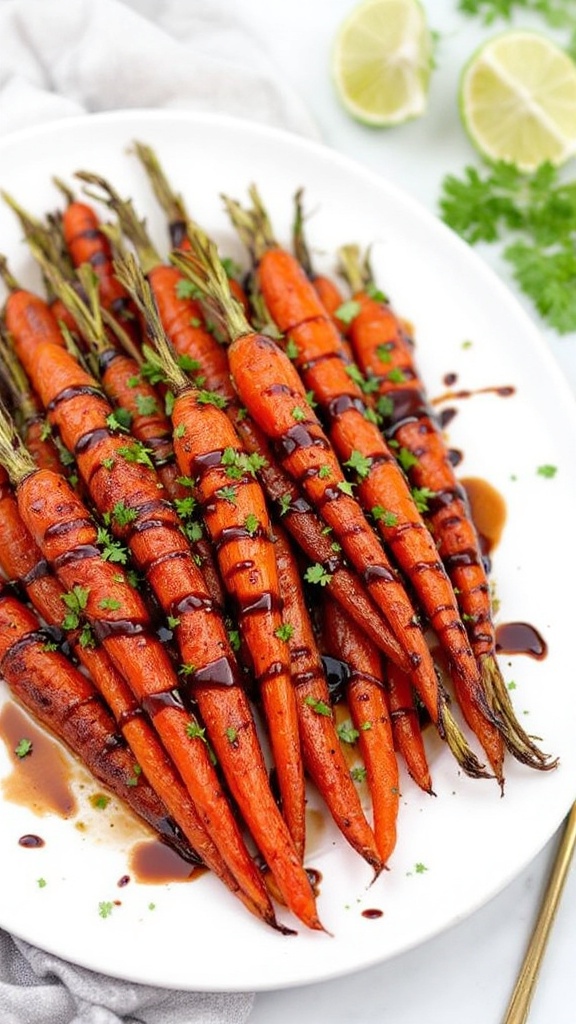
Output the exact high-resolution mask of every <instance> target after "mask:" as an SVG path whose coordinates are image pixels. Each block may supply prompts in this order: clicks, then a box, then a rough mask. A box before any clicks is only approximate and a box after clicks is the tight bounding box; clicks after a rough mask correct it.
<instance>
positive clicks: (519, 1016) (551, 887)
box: [502, 803, 576, 1024]
mask: <svg viewBox="0 0 576 1024" xmlns="http://www.w3.org/2000/svg"><path fill="white" fill-rule="evenodd" d="M575 845H576V803H574V804H573V805H572V810H571V811H570V813H569V815H568V818H567V821H566V826H565V829H564V833H563V835H562V839H561V841H560V845H559V847H558V852H557V854H556V857H555V860H554V864H553V867H552V873H551V875H550V878H549V881H548V886H547V889H546V893H545V895H544V899H543V901H542V905H541V907H540V910H539V912H538V918H537V920H536V924H535V926H534V931H533V932H532V938H531V939H530V943H529V945H528V948H527V950H526V954H525V956H524V961H523V963H522V967H521V969H520V973H519V975H518V979H517V981H516V985H515V987H514V991H513V992H512V996H511V998H510V1002H509V1004H508V1009H507V1011H506V1014H505V1016H504V1020H503V1022H502V1024H526V1021H527V1019H528V1013H529V1010H530V1004H531V1002H532V996H533V994H534V989H535V988H536V981H537V980H538V974H539V971H540V966H541V964H542V960H543V959H544V953H545V950H546V944H547V942H548V937H549V935H550V931H551V929H552V924H553V922H554V917H555V915H556V910H557V909H558V904H559V902H560V897H561V895H562V890H563V888H564V883H565V881H566V878H567V876H568V870H569V868H570V862H571V860H572V854H573V853H574V847H575Z"/></svg>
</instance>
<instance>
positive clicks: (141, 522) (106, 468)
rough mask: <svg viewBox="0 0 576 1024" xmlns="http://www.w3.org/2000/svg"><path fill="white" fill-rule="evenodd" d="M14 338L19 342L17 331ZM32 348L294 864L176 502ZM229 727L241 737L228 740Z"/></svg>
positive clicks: (222, 757)
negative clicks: (161, 494)
mask: <svg viewBox="0 0 576 1024" xmlns="http://www.w3.org/2000/svg"><path fill="white" fill-rule="evenodd" d="M29 340H30V339H29V338H28V336H27V335H26V342H27V343H29ZM14 342H15V345H16V347H17V348H18V336H17V334H15V335H14ZM28 347H29V349H30V352H32V348H31V346H30V345H28ZM33 355H34V358H33V359H30V360H29V362H30V373H31V376H32V379H33V382H34V383H35V385H36V388H37V391H38V393H39V396H40V398H41V400H42V402H43V404H44V407H45V408H47V411H48V417H49V419H50V421H51V422H52V423H53V425H54V427H55V428H56V429H58V430H59V432H60V435H61V437H62V440H63V442H64V444H65V446H66V447H67V448H68V449H69V450H71V451H72V452H73V453H74V455H75V457H76V460H77V465H78V469H79V472H80V474H81V476H82V478H83V479H84V481H85V482H86V485H87V487H88V488H89V491H90V495H91V498H92V500H93V502H94V504H95V506H96V508H97V509H98V510H99V512H100V513H101V514H102V515H104V516H105V517H106V518H107V520H108V522H109V525H110V528H111V530H112V532H113V533H114V534H115V536H116V537H117V539H119V540H121V541H123V540H124V539H125V540H126V542H127V543H128V546H129V547H130V551H131V554H132V557H133V558H134V561H135V564H136V566H137V567H138V568H139V569H140V570H141V571H142V572H143V573H144V574H145V577H146V579H147V581H148V583H149V584H150V586H151V588H152V590H153V592H154V593H155V595H156V597H157V599H158V602H159V604H160V606H161V607H162V609H163V611H164V613H165V615H166V616H167V617H168V621H171V620H178V626H177V629H176V639H177V643H178V646H179V649H180V653H181V657H182V660H183V663H184V664H185V665H190V666H194V667H195V672H193V673H191V674H190V676H189V677H187V679H188V683H189V687H190V689H191V691H192V692H193V693H194V698H195V700H196V701H197V704H198V707H199V709H200V713H201V715H202V718H203V720H204V721H205V722H206V723H207V728H208V730H209V735H210V742H211V745H212V747H213V748H214V750H215V751H216V754H217V756H218V759H219V762H220V764H221V766H222V770H223V772H224V774H225V776H226V781H227V783H228V785H229V787H230V789H231V791H232V793H233V795H234V798H235V800H236V802H237V803H238V805H239V807H240V810H241V813H242V816H243V818H244V820H245V822H246V823H247V826H248V828H249V830H250V832H252V833H254V832H256V833H257V834H258V836H259V841H260V843H261V848H262V854H263V856H264V857H265V858H266V860H267V862H268V863H269V866H270V868H271V870H272V871H273V872H274V874H275V875H278V874H281V872H282V871H284V872H287V873H288V874H289V873H290V871H293V872H296V870H297V869H296V867H295V865H294V864H292V861H291V857H292V856H293V858H294V860H295V861H297V854H296V851H295V849H294V848H293V846H291V844H290V845H288V844H287V842H286V840H287V839H288V835H289V834H288V833H287V832H286V835H284V834H283V829H284V828H285V826H284V823H283V822H282V819H281V816H280V814H279V812H278V810H277V808H276V805H275V803H274V800H273V797H272V793H271V790H270V786H269V781H268V777H267V772H266V768H265V764H264V761H263V757H262V753H261V750H260V746H259V742H258V737H257V734H256V727H255V722H254V719H253V715H252V712H251V709H250V705H249V702H248V699H247V696H246V694H245V692H244V690H243V688H242V686H241V684H240V682H239V677H238V669H237V665H236V659H235V657H234V653H233V651H232V649H231V647H230V641H229V638H228V635H227V631H226V627H225V624H224V621H223V619H222V618H221V617H220V615H219V613H218V610H217V609H216V607H215V605H214V602H213V601H212V599H211V597H210V595H209V593H208V590H207V588H206V584H205V581H204V579H203V577H202V575H201V572H200V569H199V568H198V566H197V565H196V563H195V561H194V558H193V556H192V552H191V550H190V547H189V545H188V541H187V540H186V537H185V536H184V534H183V533H182V530H181V523H180V520H179V518H178V515H177V513H176V511H175V509H174V508H173V507H172V506H171V504H170V503H168V502H166V501H165V500H164V499H162V498H161V497H159V494H158V483H159V481H158V478H157V477H156V474H155V473H154V470H153V469H152V468H151V467H149V466H145V465H142V464H139V463H135V462H127V461H126V460H125V459H123V457H122V455H121V453H120V452H119V448H122V447H123V446H124V445H125V436H122V435H119V434H118V433H117V432H116V431H115V430H113V429H112V428H111V426H110V422H109V417H110V415H111V414H112V411H113V410H112V407H111V406H110V404H109V403H108V401H107V400H106V399H105V396H104V395H103V394H102V393H101V391H100V389H99V388H98V386H97V382H96V381H95V380H94V378H92V377H91V376H90V375H89V374H88V373H86V371H85V370H83V369H82V368H81V367H80V366H79V365H78V364H77V363H76V362H75V360H74V359H73V358H72V356H71V355H70V353H68V352H67V351H65V350H64V349H62V348H58V347H57V346H55V345H51V344H41V345H39V346H38V348H36V350H35V351H34V353H33ZM223 684H224V685H223ZM228 684H230V685H228ZM232 733H236V734H238V735H240V736H241V737H242V740H243V742H242V743H239V744H237V745H236V744H233V743H231V742H230V741H229V739H228V736H229V735H230V734H232ZM280 840H282V841H280ZM299 870H300V869H298V871H299ZM296 881H297V883H298V884H297V886H296V888H298V887H300V889H303V888H304V884H306V886H307V891H306V890H305V891H306V900H307V903H306V906H304V908H303V909H302V912H303V913H305V914H306V923H310V924H311V926H312V927H318V921H317V916H316V912H315V908H314V905H313V897H312V892H311V888H310V886H309V883H308V880H307V878H306V876H305V875H304V878H303V879H302V877H301V876H300V875H298V877H297V879H296ZM286 901H287V903H288V905H289V906H291V907H292V909H294V910H295V912H296V913H297V912H298V910H300V909H301V907H302V904H301V903H300V902H298V901H297V900H296V899H295V898H294V897H293V896H291V895H290V894H288V896H287V897H286ZM304 902H306V901H303V903H304Z"/></svg>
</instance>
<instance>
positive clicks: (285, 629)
mask: <svg viewBox="0 0 576 1024" xmlns="http://www.w3.org/2000/svg"><path fill="white" fill-rule="evenodd" d="M293 633H294V626H291V625H290V623H289V622H283V623H282V625H281V626H278V629H275V630H274V636H277V637H278V639H279V640H285V641H288V640H290V638H291V637H292V635H293Z"/></svg>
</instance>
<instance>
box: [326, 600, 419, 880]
mask: <svg viewBox="0 0 576 1024" xmlns="http://www.w3.org/2000/svg"><path fill="white" fill-rule="evenodd" d="M323 611H324V615H323V636H324V642H325V645H326V648H327V650H328V652H329V653H330V654H331V655H332V656H333V657H336V658H339V659H340V660H341V661H343V662H344V663H345V664H346V665H347V666H348V668H349V671H350V677H349V681H348V684H347V687H346V703H347V705H348V709H349V711H350V715H351V718H352V724H353V727H354V732H353V733H352V736H351V737H350V738H352V739H355V740H357V741H358V743H359V746H360V752H361V754H362V759H363V761H364V765H365V767H366V772H367V781H368V789H369V791H370V796H371V799H372V811H373V815H374V834H375V836H376V841H377V844H378V850H379V853H380V856H381V858H382V861H383V862H384V863H385V864H387V863H388V861H389V859H390V857H391V856H392V853H393V851H394V848H395V846H396V826H397V819H398V810H399V803H400V779H399V773H398V761H397V759H396V752H395V749H394V737H393V733H392V723H391V712H390V708H389V705H388V702H387V699H386V691H385V681H384V678H385V677H384V666H383V663H382V656H381V654H380V652H379V651H378V650H377V648H376V647H374V645H373V644H371V643H370V641H369V640H368V639H367V637H366V636H365V634H363V633H362V631H361V630H359V629H358V628H357V626H356V625H355V624H354V623H353V622H351V621H350V619H349V618H348V617H347V616H346V615H344V614H343V612H342V609H341V608H340V607H339V605H337V604H336V603H335V602H333V601H331V600H330V599H327V598H325V601H324V603H323ZM355 734H356V735H355Z"/></svg>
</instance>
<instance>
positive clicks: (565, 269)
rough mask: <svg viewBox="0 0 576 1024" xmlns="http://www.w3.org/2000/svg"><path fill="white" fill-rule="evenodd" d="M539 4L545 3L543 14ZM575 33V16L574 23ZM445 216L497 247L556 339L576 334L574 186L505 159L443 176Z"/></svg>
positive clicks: (468, 235)
mask: <svg viewBox="0 0 576 1024" xmlns="http://www.w3.org/2000/svg"><path fill="white" fill-rule="evenodd" d="M543 7H544V4H542V9H543ZM574 25H575V31H576V18H575V19H574ZM439 205H440V212H441V215H442V218H443V219H444V220H445V221H446V223H447V224H449V225H450V227H452V228H453V229H454V230H455V231H456V232H458V234H460V235H461V236H462V237H463V238H464V239H465V240H466V241H467V242H469V243H470V244H471V245H475V244H476V243H478V242H488V243H499V244H500V245H501V246H502V256H503V258H504V260H506V261H507V262H508V263H509V264H510V267H511V269H512V273H513V275H514V277H515V279H516V281H517V282H518V285H519V287H520V289H521V290H522V291H523V292H524V293H525V294H526V295H527V296H528V297H529V298H530V299H531V300H532V302H533V304H534V306H535V308H536V309H537V311H538V312H539V314H540V316H541V317H542V319H543V320H544V321H546V322H547V323H548V325H549V326H551V327H552V328H554V329H555V330H556V331H557V332H558V333H559V334H567V333H568V332H570V331H573V330H576V249H575V247H574V234H575V232H576V180H572V181H568V182H566V181H564V180H563V179H561V177H560V173H559V171H558V170H557V169H556V168H555V167H553V166H552V165H551V164H549V163H545V164H542V166H541V167H539V168H538V169H537V170H536V171H534V172H532V173H531V174H525V173H523V172H521V171H519V170H517V169H516V168H515V167H513V166H512V165H511V164H507V163H505V162H503V161H500V162H499V163H496V164H494V165H492V166H491V167H490V168H489V169H486V170H484V171H482V172H480V171H479V170H477V169H476V168H474V167H466V168H465V169H464V172H463V176H462V177H461V178H457V177H456V176H454V175H447V176H446V177H445V178H444V181H443V183H442V194H441V197H440V203H439Z"/></svg>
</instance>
